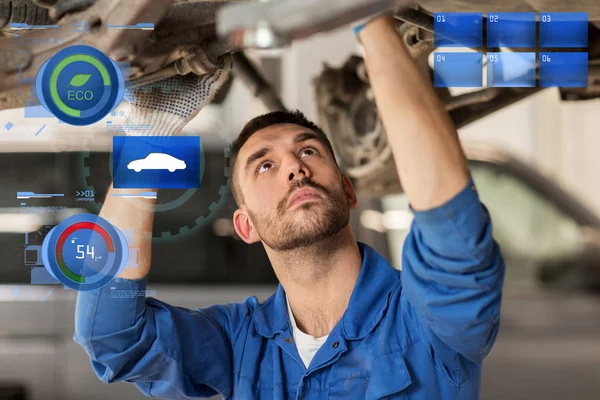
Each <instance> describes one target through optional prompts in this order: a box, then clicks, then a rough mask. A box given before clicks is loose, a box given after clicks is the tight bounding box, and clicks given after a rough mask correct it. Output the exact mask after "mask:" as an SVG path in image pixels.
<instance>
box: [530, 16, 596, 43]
mask: <svg viewBox="0 0 600 400" xmlns="http://www.w3.org/2000/svg"><path fill="white" fill-rule="evenodd" d="M540 47H545V48H547V47H556V48H564V47H577V48H585V47H588V13H585V12H561V13H540Z"/></svg>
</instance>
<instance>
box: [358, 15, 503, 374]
mask: <svg viewBox="0 0 600 400" xmlns="http://www.w3.org/2000/svg"><path fill="white" fill-rule="evenodd" d="M395 24H396V22H395V21H394V20H393V19H392V18H391V17H378V18H377V19H375V20H373V21H372V22H371V23H369V24H368V25H366V27H365V28H364V29H363V30H362V31H361V32H360V40H361V42H362V43H363V46H364V50H365V62H366V65H367V71H368V74H369V80H370V82H371V85H372V88H373V92H374V96H375V101H376V103H377V108H378V110H379V113H380V116H381V119H382V122H383V125H384V127H385V129H386V131H387V137H388V142H389V144H390V146H391V149H392V152H393V155H394V158H395V162H396V167H397V170H398V175H399V176H400V179H401V181H402V186H403V188H404V189H405V191H406V194H407V196H408V199H409V202H410V204H411V208H412V210H413V211H414V212H415V219H414V222H413V225H412V228H411V231H410V233H409V235H408V237H407V239H406V242H405V245H404V248H403V262H402V282H403V301H402V304H403V310H402V312H403V314H404V315H406V316H407V318H408V320H409V321H411V323H413V324H414V325H415V326H416V327H417V329H418V330H419V331H420V333H421V337H422V338H423V340H424V341H426V343H427V344H428V345H429V346H430V349H431V355H432V357H433V358H434V359H435V360H436V362H438V363H441V365H442V366H443V367H445V368H444V369H445V370H447V371H448V375H449V377H450V378H451V379H453V380H455V381H457V382H462V381H464V380H465V379H468V378H469V377H470V376H471V375H472V374H473V373H476V372H478V371H479V367H480V366H481V362H482V361H483V358H484V357H485V356H486V355H487V353H488V352H489V351H490V349H491V346H492V345H493V343H494V341H495V338H496V335H497V332H498V328H499V319H500V302H501V289H502V283H503V277H504V262H503V260H502V256H501V254H500V250H499V247H498V245H497V244H496V242H495V241H494V239H493V236H492V226H491V221H490V218H489V214H488V212H487V210H486V208H485V207H484V205H483V204H482V203H481V202H480V200H479V196H478V194H477V191H476V188H475V185H474V184H473V182H472V181H471V179H470V174H469V170H468V166H467V162H466V158H465V155H464V153H463V151H462V148H461V146H460V143H459V140H458V134H457V132H456V129H455V128H454V126H453V123H452V121H451V119H450V116H449V115H448V113H447V112H446V110H445V109H444V107H443V105H442V104H441V102H440V101H439V100H438V98H437V96H436V94H435V92H434V90H433V88H432V86H431V83H430V82H429V81H428V80H427V79H426V77H425V76H424V74H423V73H422V72H421V71H420V70H419V69H418V67H417V65H416V64H415V63H414V62H413V60H412V58H411V56H410V55H409V53H408V50H407V49H406V47H405V45H404V43H403V42H402V40H401V38H400V35H399V34H398V33H397V31H396V28H395Z"/></svg>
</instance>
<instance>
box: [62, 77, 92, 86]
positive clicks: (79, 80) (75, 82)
mask: <svg viewBox="0 0 600 400" xmlns="http://www.w3.org/2000/svg"><path fill="white" fill-rule="evenodd" d="M91 76H92V74H77V75H75V76H74V77H73V78H71V82H69V84H68V85H67V87H68V86H69V85H70V86H75V87H80V86H83V85H85V83H86V82H87V81H88V80H89V79H90V77H91Z"/></svg>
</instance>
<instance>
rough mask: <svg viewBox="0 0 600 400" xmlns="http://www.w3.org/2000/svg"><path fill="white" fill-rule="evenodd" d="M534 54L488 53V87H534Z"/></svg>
mask: <svg viewBox="0 0 600 400" xmlns="http://www.w3.org/2000/svg"><path fill="white" fill-rule="evenodd" d="M535 57H536V54H535V53H492V52H490V53H488V55H487V86H488V87H535V86H536V79H535Z"/></svg>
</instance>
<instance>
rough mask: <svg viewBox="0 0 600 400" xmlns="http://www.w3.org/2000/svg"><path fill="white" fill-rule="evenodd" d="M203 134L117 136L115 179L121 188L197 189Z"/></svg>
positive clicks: (114, 151) (114, 147)
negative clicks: (200, 135) (201, 135)
mask: <svg viewBox="0 0 600 400" xmlns="http://www.w3.org/2000/svg"><path fill="white" fill-rule="evenodd" d="M200 159H201V148H200V137H199V136H115V137H114V138H113V179H114V187H115V188H118V189H134V188H137V189H149V188H157V189H197V188H199V187H200V177H201V168H200V161H201V160H200Z"/></svg>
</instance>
